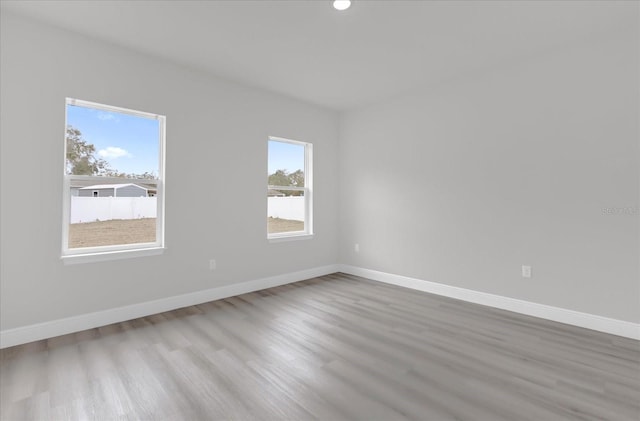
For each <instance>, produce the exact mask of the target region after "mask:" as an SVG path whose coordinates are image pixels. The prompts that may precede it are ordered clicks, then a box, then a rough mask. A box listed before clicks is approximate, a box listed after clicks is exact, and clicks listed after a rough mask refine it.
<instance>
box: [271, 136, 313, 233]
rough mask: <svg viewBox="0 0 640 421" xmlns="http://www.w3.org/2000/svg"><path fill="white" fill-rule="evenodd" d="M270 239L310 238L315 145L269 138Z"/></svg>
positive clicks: (311, 230)
mask: <svg viewBox="0 0 640 421" xmlns="http://www.w3.org/2000/svg"><path fill="white" fill-rule="evenodd" d="M268 144H269V147H268V163H267V167H268V172H267V176H268V177H267V178H268V181H267V237H268V238H269V239H274V240H275V239H284V238H308V237H309V236H311V235H313V223H312V214H313V212H312V182H311V179H312V168H311V167H312V145H311V143H305V142H298V141H295V140H288V139H281V138H277V137H270V138H269V143H268Z"/></svg>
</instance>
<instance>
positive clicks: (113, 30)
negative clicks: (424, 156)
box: [2, 0, 638, 110]
mask: <svg viewBox="0 0 640 421" xmlns="http://www.w3.org/2000/svg"><path fill="white" fill-rule="evenodd" d="M2 10H3V11H6V10H9V11H13V12H15V13H18V14H21V15H25V16H30V17H33V18H35V19H38V20H42V21H46V22H49V23H51V24H54V25H57V26H61V27H65V28H68V29H69V30H72V31H76V32H79V33H83V34H87V35H89V36H92V37H96V38H99V39H103V40H107V41H109V42H112V43H115V44H119V45H123V46H126V47H128V48H131V49H134V50H137V51H141V52H145V53H148V54H152V55H155V56H160V57H163V58H165V59H169V60H171V61H174V62H178V63H181V64H183V65H187V66H190V67H194V68H198V69H201V70H204V71H207V72H210V73H212V74H215V75H217V76H221V77H224V78H227V79H231V80H235V81H237V82H240V83H243V84H248V85H252V86H257V87H261V88H265V89H268V90H271V91H275V92H279V93H281V94H285V95H288V96H292V97H295V98H298V99H301V100H304V101H307V102H311V103H315V104H319V105H322V106H325V107H329V108H333V109H336V110H344V109H349V108H353V107H358V106H362V105H365V104H367V103H370V102H372V101H377V100H382V99H384V98H387V97H390V96H393V95H397V94H399V93H402V92H405V91H408V90H411V89H415V88H416V87H428V86H429V85H433V84H438V83H442V82H443V81H446V80H449V79H453V78H456V77H461V76H464V74H467V73H469V72H477V71H481V70H482V69H487V68H491V67H493V66H497V65H505V64H508V63H512V62H517V61H519V60H524V59H527V58H528V57H532V56H535V55H537V54H542V53H544V51H546V50H549V49H553V48H557V47H559V46H562V45H567V44H570V43H576V42H589V40H593V39H596V38H597V37H601V36H603V34H606V33H609V32H612V31H617V30H625V29H627V30H628V29H629V28H635V29H633V30H636V29H637V27H638V2H635V1H575V0H570V1H426V0H425V1H420V0H414V1H400V0H387V1H374V0H355V1H354V4H353V6H352V7H351V8H350V9H349V10H347V11H346V12H338V11H336V10H334V9H333V7H332V6H331V1H330V0H312V1H270V0H257V1H247V0H243V1H238V0H236V1H82V2H81V1H77V0H72V1H42V0H39V1H6V0H2Z"/></svg>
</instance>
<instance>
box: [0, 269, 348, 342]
mask: <svg viewBox="0 0 640 421" xmlns="http://www.w3.org/2000/svg"><path fill="white" fill-rule="evenodd" d="M338 269H339V267H338V265H328V266H321V267H317V268H313V269H307V270H302V271H299V272H292V273H287V274H283V275H277V276H271V277H268V278H262V279H255V280H253V281H246V282H240V283H237V284H231V285H224V286H221V287H216V288H211V289H207V290H203V291H197V292H192V293H189V294H184V295H178V296H175V297H168V298H163V299H160V300H155V301H147V302H144V303H139V304H133V305H129V306H125V307H118V308H114V309H109V310H103V311H97V312H95V313H88V314H82V315H80V316H74V317H68V318H64V319H58V320H52V321H50V322H44V323H38V324H34V325H29V326H23V327H18V328H15V329H7V330H3V331H0V348H7V347H10V346H15V345H20V344H24V343H28V342H33V341H38V340H40V339H47V338H53V337H55V336H60V335H66V334H68V333H74V332H79V331H82V330H86V329H93V328H96V327H100V326H106V325H109V324H112V323H118V322H123V321H126V320H131V319H135V318H138V317H145V316H150V315H152V314H158V313H162V312H164V311H170V310H175V309H177V308H182V307H188V306H191V305H196V304H202V303H206V302H209V301H214V300H220V299H223V298H227V297H233V296H236V295H240V294H245V293H248V292H253V291H258V290H262V289H266V288H272V287H276V286H280V285H285V284H290V283H293V282H298V281H302V280H305V279H310V278H315V277H318V276H323V275H328V274H331V273H335V272H338Z"/></svg>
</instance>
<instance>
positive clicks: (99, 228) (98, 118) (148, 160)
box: [62, 98, 165, 263]
mask: <svg viewBox="0 0 640 421" xmlns="http://www.w3.org/2000/svg"><path fill="white" fill-rule="evenodd" d="M164 137H165V117H164V116H161V115H156V114H150V113H146V112H141V111H134V110H129V109H124V108H119V107H113V106H109V105H103V104H96V103H92V102H87V101H81V100H76V99H71V98H67V100H66V132H65V150H64V154H65V167H64V189H63V195H64V196H63V232H62V257H63V259H65V262H72V263H73V262H80V261H91V260H104V259H107V258H118V257H130V256H136V255H144V254H156V253H159V252H160V251H161V250H162V248H163V247H164V215H163V213H164V212H163V211H164Z"/></svg>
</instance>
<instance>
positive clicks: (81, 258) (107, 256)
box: [61, 247, 165, 265]
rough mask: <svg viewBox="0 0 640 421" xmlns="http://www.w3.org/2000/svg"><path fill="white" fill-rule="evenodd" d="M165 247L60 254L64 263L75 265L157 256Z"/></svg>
mask: <svg viewBox="0 0 640 421" xmlns="http://www.w3.org/2000/svg"><path fill="white" fill-rule="evenodd" d="M164 250H165V247H153V248H145V249H133V250H118V251H108V252H100V253H87V254H72V255H67V256H62V257H61V259H62V262H63V263H64V264H65V265H76V264H81V263H94V262H105V261H109V260H120V259H132V258H135V257H145V256H157V255H160V254H163V253H164Z"/></svg>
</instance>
